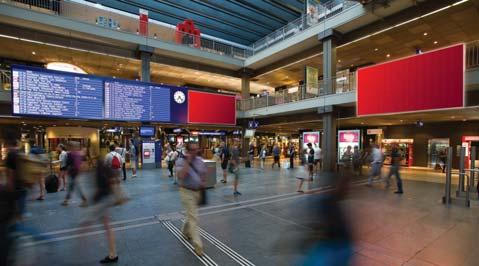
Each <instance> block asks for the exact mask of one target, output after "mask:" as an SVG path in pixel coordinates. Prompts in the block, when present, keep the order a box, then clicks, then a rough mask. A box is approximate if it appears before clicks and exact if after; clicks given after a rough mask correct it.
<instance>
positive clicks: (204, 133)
mask: <svg viewBox="0 0 479 266" xmlns="http://www.w3.org/2000/svg"><path fill="white" fill-rule="evenodd" d="M197 133H198V134H197V135H200V136H224V135H225V132H216V131H202V132H197Z"/></svg>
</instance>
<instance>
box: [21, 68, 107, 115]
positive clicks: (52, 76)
mask: <svg viewBox="0 0 479 266" xmlns="http://www.w3.org/2000/svg"><path fill="white" fill-rule="evenodd" d="M12 101H13V113H14V114H18V115H38V116H54V117H66V118H85V119H102V118H103V79H101V78H98V77H94V76H88V75H82V74H73V73H64V72H58V71H51V70H38V69H30V68H28V67H12Z"/></svg>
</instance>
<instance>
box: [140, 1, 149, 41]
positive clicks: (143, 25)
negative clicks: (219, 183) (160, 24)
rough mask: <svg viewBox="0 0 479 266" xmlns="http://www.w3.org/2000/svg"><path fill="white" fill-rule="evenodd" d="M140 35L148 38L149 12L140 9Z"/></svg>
mask: <svg viewBox="0 0 479 266" xmlns="http://www.w3.org/2000/svg"><path fill="white" fill-rule="evenodd" d="M139 34H140V35H142V36H148V10H145V9H141V8H140V32H139Z"/></svg>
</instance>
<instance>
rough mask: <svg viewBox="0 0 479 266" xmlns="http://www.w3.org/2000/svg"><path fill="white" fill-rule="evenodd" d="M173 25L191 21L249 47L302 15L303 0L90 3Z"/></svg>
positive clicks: (121, 0) (109, 0)
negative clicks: (144, 13) (144, 14)
mask: <svg viewBox="0 0 479 266" xmlns="http://www.w3.org/2000/svg"><path fill="white" fill-rule="evenodd" d="M88 1H89V2H93V3H99V4H101V5H103V6H107V7H110V8H114V9H117V10H121V11H125V12H128V13H132V14H138V12H139V8H142V9H146V10H148V11H149V17H150V18H152V19H154V20H158V21H161V22H164V23H167V24H170V25H177V24H178V23H180V22H183V21H184V20H185V19H192V20H193V21H194V22H195V24H196V25H197V27H198V28H199V29H200V30H201V32H202V33H204V34H208V35H212V36H215V37H218V38H222V39H225V40H229V41H232V42H236V43H240V44H244V45H249V44H251V43H253V42H255V41H257V40H259V39H261V38H262V37H264V36H266V35H267V34H269V33H270V32H272V31H274V30H276V29H278V28H280V27H282V26H283V25H285V24H287V23H288V22H290V21H293V20H295V19H297V18H299V17H300V16H301V13H302V11H303V8H304V0H254V1H251V0H208V1H203V0H88Z"/></svg>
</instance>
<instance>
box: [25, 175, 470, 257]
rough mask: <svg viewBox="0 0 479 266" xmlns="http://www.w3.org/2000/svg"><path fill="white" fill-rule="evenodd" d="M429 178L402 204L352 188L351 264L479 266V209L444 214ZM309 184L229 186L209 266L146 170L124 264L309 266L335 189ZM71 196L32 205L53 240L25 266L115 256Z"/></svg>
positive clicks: (217, 202)
mask: <svg viewBox="0 0 479 266" xmlns="http://www.w3.org/2000/svg"><path fill="white" fill-rule="evenodd" d="M421 173H422V172H421V171H411V170H408V171H404V172H403V176H404V177H405V179H406V181H405V194H403V195H395V194H393V193H392V192H393V190H392V189H393V188H391V190H385V189H384V188H383V186H382V184H380V183H377V184H375V185H374V186H373V187H372V188H369V187H366V186H364V182H363V181H364V179H363V178H354V179H353V180H352V184H351V189H350V193H349V195H348V196H347V198H346V199H345V200H343V201H342V202H341V205H340V206H342V208H343V210H346V214H347V217H349V219H348V221H349V223H350V226H351V228H352V230H353V234H354V251H355V256H354V261H353V262H352V265H365V266H374V265H407V266H413V265H415V266H423V265H424V266H426V265H427V266H430V265H436V266H437V265H443V266H456V265H457V266H469V265H471V266H472V265H479V264H478V262H477V261H479V255H478V254H479V253H478V251H479V246H478V243H479V226H478V221H479V220H478V218H479V213H478V209H479V207H478V206H479V204H477V203H475V202H474V203H473V204H472V207H471V208H466V207H463V206H462V205H460V204H453V205H451V206H449V207H447V206H445V205H443V204H442V203H441V197H442V196H443V191H444V185H443V184H439V183H431V182H423V181H418V180H421ZM304 175H305V173H304V171H303V169H301V168H297V169H295V170H288V169H278V168H275V169H273V170H272V169H271V167H269V168H268V169H266V170H265V171H262V170H259V169H242V175H241V185H240V191H241V192H242V193H243V195H242V196H239V197H233V195H232V185H231V184H230V183H228V184H226V185H223V184H221V183H219V184H217V186H216V187H215V188H214V189H210V190H209V192H208V195H209V204H208V205H207V206H205V207H203V208H202V209H201V210H200V226H201V228H202V229H203V230H204V231H203V241H204V244H205V253H206V254H207V255H208V257H209V258H210V260H207V261H205V260H203V261H201V260H199V259H198V258H197V257H195V256H194V255H193V253H192V252H190V251H189V250H188V249H187V247H186V246H184V245H183V244H182V242H180V241H179V240H178V238H176V235H175V233H174V232H175V230H174V228H172V227H171V225H173V226H174V227H176V228H180V226H181V217H182V213H181V211H182V207H181V204H180V201H179V195H178V189H177V187H176V186H175V185H173V184H172V180H171V179H169V178H168V177H167V174H166V171H164V170H162V169H155V170H144V171H142V172H141V173H140V176H141V177H139V178H136V179H129V180H127V182H125V183H124V189H125V190H126V191H127V192H128V195H129V196H130V197H131V201H130V202H128V203H127V204H125V205H123V206H119V207H115V208H113V209H112V210H111V216H112V221H113V227H114V228H115V232H116V236H117V243H118V253H119V256H120V261H119V263H118V265H215V264H214V263H216V265H301V263H300V261H302V259H303V257H304V254H305V253H306V252H307V250H306V249H305V248H304V245H303V244H304V243H303V242H304V239H305V238H307V237H308V235H309V234H311V224H312V222H315V219H316V218H315V217H316V216H315V215H314V213H312V212H314V211H315V210H314V208H312V205H311V203H312V202H314V201H313V199H315V198H316V197H321V196H322V195H323V194H324V193H327V190H328V189H329V188H328V187H327V186H328V185H329V181H331V180H330V179H328V178H327V177H326V176H320V178H319V181H318V180H316V181H315V182H314V183H313V184H312V185H311V186H310V189H312V193H306V194H297V193H296V192H295V184H296V178H295V177H296V176H304ZM427 175H430V174H427ZM433 175H434V176H436V175H438V174H433ZM218 176H220V172H219V171H218ZM426 178H427V176H426ZM438 178H441V177H440V176H439V177H438ZM89 179H90V178H89V175H88V174H85V175H84V176H83V177H82V186H83V187H84V188H85V189H86V190H87V191H88V192H90V194H91V191H90V190H88V188H90V187H91V180H89ZM218 180H219V178H218ZM230 180H232V179H230ZM35 196H36V195H35V192H32V193H31V194H30V197H31V198H34V197H35ZM63 197H64V192H60V193H55V194H49V195H48V196H47V199H46V200H45V201H44V202H35V201H33V200H32V201H29V206H28V211H29V215H28V216H27V217H28V218H27V222H26V223H27V225H28V226H30V227H33V228H35V229H36V230H37V231H38V232H40V233H42V234H43V236H44V239H42V240H40V242H35V241H33V242H32V241H27V240H25V239H24V240H23V241H22V243H23V244H26V245H27V246H21V247H19V252H18V257H19V258H21V263H19V265H40V266H41V265H97V262H98V260H99V259H100V258H102V257H104V256H105V255H106V253H107V247H106V241H105V237H104V232H103V227H102V226H101V225H100V224H96V225H94V226H92V227H88V228H79V222H80V220H81V219H82V218H84V217H85V216H86V215H88V212H89V209H88V208H86V209H82V208H79V207H77V205H78V203H79V200H78V198H75V199H76V200H75V201H74V202H73V203H72V204H71V205H70V206H68V207H63V206H60V203H61V200H62V198H63ZM170 221H171V225H170V224H169V222H170ZM170 229H173V230H170ZM29 245H30V246H29ZM212 262H214V263H212Z"/></svg>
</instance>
